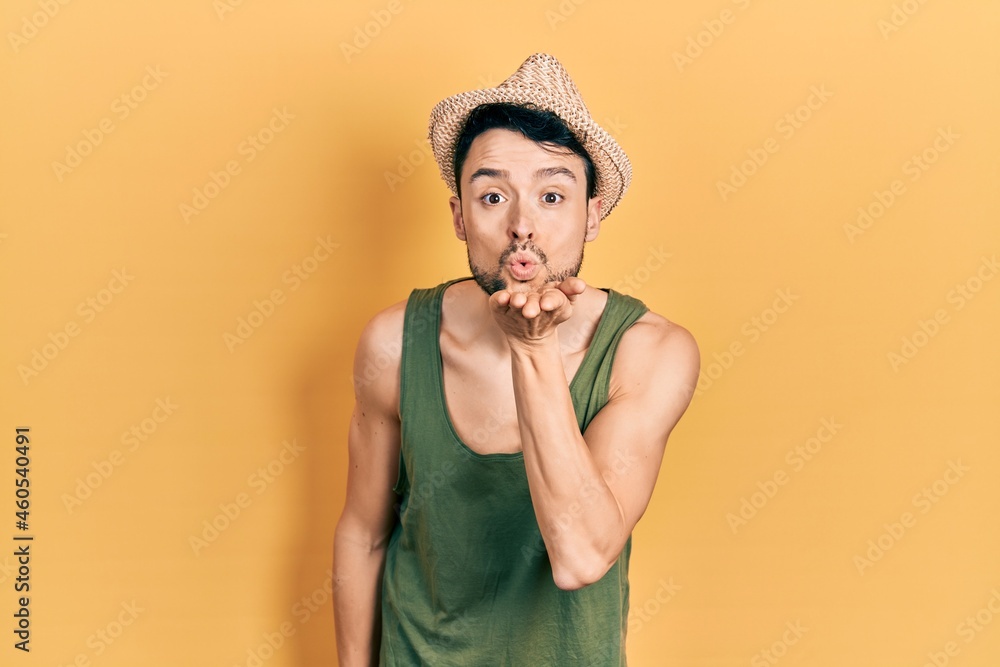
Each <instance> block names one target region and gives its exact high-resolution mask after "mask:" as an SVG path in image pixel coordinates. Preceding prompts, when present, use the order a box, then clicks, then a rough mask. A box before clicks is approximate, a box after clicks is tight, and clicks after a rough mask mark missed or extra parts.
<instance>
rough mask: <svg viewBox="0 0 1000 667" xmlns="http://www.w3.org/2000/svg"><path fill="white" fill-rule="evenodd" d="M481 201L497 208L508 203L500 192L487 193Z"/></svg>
mask: <svg viewBox="0 0 1000 667" xmlns="http://www.w3.org/2000/svg"><path fill="white" fill-rule="evenodd" d="M480 199H482V200H483V203H485V204H487V205H489V206H496V205H497V204H500V203H502V202H505V201H507V200H506V199H505V198H504V196H503V195H502V194H500V193H499V192H487V193H486V194H485V195H483V196H482V197H480Z"/></svg>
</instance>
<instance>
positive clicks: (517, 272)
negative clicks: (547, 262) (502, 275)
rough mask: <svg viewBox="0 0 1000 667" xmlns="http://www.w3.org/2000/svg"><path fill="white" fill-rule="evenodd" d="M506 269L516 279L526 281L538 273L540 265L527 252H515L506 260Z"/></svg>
mask: <svg viewBox="0 0 1000 667" xmlns="http://www.w3.org/2000/svg"><path fill="white" fill-rule="evenodd" d="M506 266H507V270H508V271H510V274H511V275H512V276H514V278H515V279H516V280H520V281H527V280H531V279H532V278H534V277H535V276H536V275H538V272H539V270H540V269H541V265H540V264H539V263H538V262H537V261H535V259H534V257H532V256H531V255H529V254H527V253H517V254H516V255H514V256H513V257H511V258H510V259H509V260H508V261H507V264H506Z"/></svg>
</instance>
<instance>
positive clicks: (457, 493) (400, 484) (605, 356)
mask: <svg viewBox="0 0 1000 667" xmlns="http://www.w3.org/2000/svg"><path fill="white" fill-rule="evenodd" d="M460 280H471V277H466V278H456V279H454V280H450V281H448V282H445V283H442V284H441V285H438V286H437V287H434V288H431V289H416V290H413V292H412V293H411V295H410V298H409V300H408V301H407V305H406V314H405V319H404V325H403V350H402V360H401V362H400V364H401V365H400V416H401V441H400V461H399V477H398V479H397V481H396V484H395V486H394V487H393V490H394V491H395V492H396V493H398V494H400V495H401V502H400V505H399V508H398V510H399V521H398V522H397V524H396V526H395V528H394V530H393V533H392V535H391V537H390V540H389V544H388V547H387V549H386V562H385V572H384V576H383V581H382V642H381V649H380V662H379V664H380V665H383V666H387V667H416V666H417V665H427V666H429V667H497V666H503V667H548V666H553V665H566V666H567V667H569V666H572V667H584V666H592V667H615V666H617V667H624V666H625V665H626V660H625V632H626V629H627V627H628V603H629V582H628V563H629V555H630V553H631V549H632V538H631V536H630V537H629V539H628V541H627V542H626V544H625V548H624V549H623V550H622V553H621V554H620V555H619V557H618V560H617V561H616V562H615V564H614V565H613V566H612V567H611V569H610V570H609V571H608V572H607V574H605V575H604V577H603V578H602V579H601V580H600V581H597V582H595V583H594V584H592V585H590V586H585V587H583V588H581V589H578V590H575V591H564V590H561V589H559V588H558V587H557V586H556V585H555V583H553V580H552V569H551V566H550V564H549V559H548V555H547V553H546V551H545V545H544V542H543V541H542V537H541V533H540V532H539V529H538V523H537V521H536V519H535V513H534V508H533V506H532V504H531V495H530V493H529V491H528V478H527V475H526V473H525V469H524V454H523V453H522V452H517V453H499V454H486V455H484V454H479V453H476V452H474V451H473V450H472V449H470V448H469V447H468V446H467V445H466V444H465V443H463V442H462V441H461V440H460V439H459V437H458V435H457V433H456V432H455V429H454V426H453V425H452V422H451V420H450V418H449V416H448V414H447V411H446V409H445V399H444V386H443V383H442V379H441V378H442V371H441V367H442V362H441V348H440V340H439V332H440V322H441V302H442V298H443V295H444V291H445V289H446V288H447V287H448V286H450V285H452V284H454V283H456V282H459V281H460ZM605 291H607V292H608V300H607V305H606V306H605V309H604V312H603V314H602V316H601V319H600V321H599V322H598V325H597V328H596V330H595V332H594V336H593V340H592V341H591V343H590V347H589V348H588V349H587V352H586V354H585V356H584V359H583V361H582V363H581V364H580V368H579V370H578V371H577V373H576V375H575V376H574V378H573V380H572V382H571V383H570V385H569V388H570V395H571V396H572V399H573V407H574V408H575V410H576V415H577V421H578V422H579V425H580V432H581V433H582V432H584V430H585V429H586V428H587V425H588V424H589V423H590V420H591V419H593V417H594V415H596V414H597V411H598V410H600V409H601V408H602V407H603V406H604V404H605V403H606V402H607V398H608V381H609V378H610V377H611V364H612V362H613V360H614V354H615V349H616V348H617V346H618V342H619V340H620V339H621V336H622V334H623V333H624V332H625V330H626V329H628V328H629V327H630V326H631V325H632V324H633V323H635V321H636V320H637V319H638V318H639V317H641V316H642V314H643V313H645V312H646V310H647V308H646V306H645V305H644V304H643V303H642V302H641V301H639V300H637V299H634V298H632V297H630V296H627V295H625V294H621V293H619V292H615V291H614V290H605ZM484 427H488V426H486V425H484Z"/></svg>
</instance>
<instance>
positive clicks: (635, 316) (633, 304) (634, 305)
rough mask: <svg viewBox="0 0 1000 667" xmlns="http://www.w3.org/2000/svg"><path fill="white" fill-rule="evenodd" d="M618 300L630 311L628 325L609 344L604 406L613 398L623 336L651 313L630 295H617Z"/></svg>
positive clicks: (619, 293)
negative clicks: (619, 347)
mask: <svg viewBox="0 0 1000 667" xmlns="http://www.w3.org/2000/svg"><path fill="white" fill-rule="evenodd" d="M616 295H617V298H618V299H619V300H621V303H622V304H623V305H625V304H628V306H629V308H630V311H631V312H629V314H628V317H626V318H625V320H624V321H623V322H622V324H623V325H624V324H625V322H628V324H627V325H625V326H621V327H619V329H618V331H616V332H615V334H614V336H613V337H612V338H611V342H610V343H609V344H608V353H607V356H608V357H610V359H611V365H610V367H609V368H608V372H607V373H606V374H604V378H603V380H602V382H603V385H604V386H603V387H601V396H602V397H603V398H604V401H603V402H604V404H607V402H608V400H609V399H610V398H611V396H610V393H611V373H612V372H613V371H614V365H615V361H614V360H615V357H616V355H617V353H618V344H619V343H621V342H622V336H624V335H625V332H626V331H628V330H629V329H631V328H632V326H633V325H635V323H636V322H638V321H639V319H640V318H641V317H642V316H643V315H645V314H646V313H647V312H649V307H648V306H647V305H646V304H644V303H643V302H642V301H639V300H638V299H636V298H635V297H632V296H629V295H628V294H622V293H621V292H617V293H616Z"/></svg>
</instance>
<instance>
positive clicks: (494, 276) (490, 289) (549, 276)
mask: <svg viewBox="0 0 1000 667" xmlns="http://www.w3.org/2000/svg"><path fill="white" fill-rule="evenodd" d="M465 251H466V254H467V255H468V258H469V270H470V271H471V272H472V277H473V278H475V280H476V284H477V285H479V287H480V288H481V289H482V290H483V292H485V293H486V295H487V296H492V295H494V294H495V293H497V292H499V291H500V290H504V289H509V287H510V286H509V285H508V282H507V279H506V278H505V277H504V275H503V271H504V266H505V265H506V264H507V260H508V259H509V258H510V256H511V255H513V254H514V253H516V252H522V251H524V252H530V253H533V254H534V255H535V256H536V257H538V260H539V263H540V265H541V267H542V271H541V273H540V275H544V276H545V280H544V282H543V283H542V284H543V285H545V284H547V283H554V282H562V281H563V280H566V279H567V278H571V277H574V276H577V275H579V273H580V269H581V268H582V267H583V244H581V245H580V257H579V258H578V259H577V260H576V262H574V263H573V264H572V265H571V266H568V267H564V268H563V269H562V270H560V271H553V270H552V266H551V265H550V264H549V259H548V257H547V256H546V254H545V252H544V251H542V249H541V248H539V247H538V246H537V245H535V244H534V243H533V242H532V241H531V240H530V239H529V240H527V241H525V242H523V243H517V242H512V243H511V244H510V245H509V246H508V247H507V249H506V250H504V251H503V253H501V255H500V259H499V260H498V261H497V265H496V268H494V269H485V268H483V267H482V266H479V265H477V264H476V263H475V262H473V261H472V254H471V253H470V252H469V244H468V242H467V243H466V244H465ZM518 284H524V283H520V282H519V283H518Z"/></svg>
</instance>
